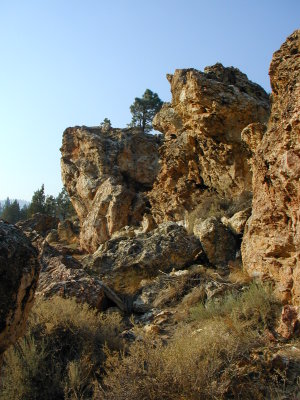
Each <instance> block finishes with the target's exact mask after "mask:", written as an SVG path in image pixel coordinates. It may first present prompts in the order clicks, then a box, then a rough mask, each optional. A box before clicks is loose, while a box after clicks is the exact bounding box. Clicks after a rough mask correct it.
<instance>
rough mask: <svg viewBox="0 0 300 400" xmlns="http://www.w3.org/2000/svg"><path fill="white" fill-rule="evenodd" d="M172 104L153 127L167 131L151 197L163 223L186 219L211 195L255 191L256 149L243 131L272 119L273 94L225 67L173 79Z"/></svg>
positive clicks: (178, 72) (180, 72) (189, 71)
mask: <svg viewBox="0 0 300 400" xmlns="http://www.w3.org/2000/svg"><path fill="white" fill-rule="evenodd" d="M167 78H168V80H169V82H170V84H171V91H172V103H170V104H164V106H163V108H162V109H161V111H160V112H159V113H158V114H157V115H156V116H155V118H154V120H153V126H154V128H155V129H157V130H159V131H161V132H163V133H164V136H165V141H164V144H163V146H162V147H161V148H160V155H161V170H160V173H159V175H158V178H157V179H156V181H155V184H154V187H153V189H152V191H151V192H150V194H149V197H150V202H151V205H152V213H153V215H154V217H155V219H156V221H157V222H158V223H160V222H162V221H166V220H177V221H178V220H183V219H184V217H185V214H186V211H187V212H190V211H191V210H193V209H194V208H195V207H196V206H197V204H199V202H200V199H201V195H202V194H203V192H205V191H209V192H213V193H216V194H218V195H219V196H220V197H225V198H228V199H232V198H236V197H239V196H241V195H243V194H244V193H246V192H251V171H250V167H249V163H248V158H249V157H250V151H249V150H248V149H247V148H246V146H245V145H244V144H243V142H242V140H241V132H242V130H243V128H245V127H246V126H247V125H248V124H250V123H257V122H261V123H263V122H266V121H267V119H268V117H269V99H268V95H267V93H266V92H265V91H264V90H263V89H262V88H261V87H260V86H259V85H257V84H255V83H253V82H251V81H249V80H248V78H247V76H246V75H245V74H243V73H242V72H240V71H239V70H238V69H236V68H233V67H230V68H224V67H223V66H222V65H221V64H216V65H214V66H212V67H207V68H205V70H204V72H200V71H197V70H195V69H183V70H176V71H175V73H174V75H167Z"/></svg>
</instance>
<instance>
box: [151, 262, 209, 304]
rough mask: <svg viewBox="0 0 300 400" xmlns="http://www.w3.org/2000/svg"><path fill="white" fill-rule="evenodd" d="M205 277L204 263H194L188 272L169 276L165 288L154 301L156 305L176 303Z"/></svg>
mask: <svg viewBox="0 0 300 400" xmlns="http://www.w3.org/2000/svg"><path fill="white" fill-rule="evenodd" d="M205 279H206V269H205V268H204V267H203V266H202V265H194V266H193V267H191V268H190V270H189V271H188V273H186V274H182V275H178V276H172V277H169V278H168V279H166V282H165V286H164V288H163V289H162V290H160V291H159V292H158V294H157V296H156V299H155V300H154V302H153V305H154V307H163V306H174V305H176V304H177V303H178V302H179V301H180V300H181V299H182V298H183V297H184V296H186V295H187V294H188V293H189V292H190V290H191V289H192V288H194V287H196V286H198V285H199V284H200V283H201V282H204V281H205ZM199 300H200V299H199ZM199 300H198V301H199Z"/></svg>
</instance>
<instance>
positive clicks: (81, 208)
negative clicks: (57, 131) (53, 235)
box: [61, 126, 160, 252]
mask: <svg viewBox="0 0 300 400" xmlns="http://www.w3.org/2000/svg"><path fill="white" fill-rule="evenodd" d="M159 143H160V139H159V137H158V136H154V135H147V134H144V133H142V132H141V131H140V130H139V129H137V128H135V129H134V128H132V129H124V130H121V129H113V128H110V129H103V128H101V127H94V128H87V127H84V126H83V127H74V128H68V129H66V130H65V132H64V135H63V143H62V147H61V153H62V158H61V173H62V180H63V183H64V185H65V187H66V189H67V191H68V193H69V195H70V199H71V201H72V204H73V206H74V208H75V210H76V213H77V215H78V217H79V220H80V225H81V232H80V244H81V246H82V248H84V249H85V250H87V251H88V252H94V251H95V250H96V249H97V248H98V247H99V245H100V244H101V243H104V242H105V241H107V240H108V239H110V238H111V236H112V234H113V233H114V232H116V231H119V230H120V229H121V228H123V227H125V226H126V225H139V223H140V221H141V220H142V218H143V214H144V213H145V212H147V210H149V201H148V199H147V195H146V192H147V191H149V190H150V189H151V188H152V185H153V182H154V179H155V178H156V176H157V173H158V170H159V164H158V159H159V155H158V147H159Z"/></svg>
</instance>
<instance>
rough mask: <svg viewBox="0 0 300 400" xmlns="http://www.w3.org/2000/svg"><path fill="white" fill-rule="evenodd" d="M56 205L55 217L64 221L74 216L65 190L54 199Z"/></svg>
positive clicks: (74, 213)
mask: <svg viewBox="0 0 300 400" xmlns="http://www.w3.org/2000/svg"><path fill="white" fill-rule="evenodd" d="M56 204H57V216H58V217H59V218H60V219H63V220H64V219H67V218H71V217H73V216H75V215H76V212H75V210H74V208H73V205H72V203H71V200H70V197H69V194H68V192H67V191H66V189H65V188H62V190H61V192H60V193H59V194H58V196H57V198H56Z"/></svg>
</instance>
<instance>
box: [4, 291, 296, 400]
mask: <svg viewBox="0 0 300 400" xmlns="http://www.w3.org/2000/svg"><path fill="white" fill-rule="evenodd" d="M179 306H180V304H179ZM185 307H187V303H185ZM279 311H280V305H279V304H278V302H277V301H276V300H275V299H274V297H273V295H272V292H271V290H270V287H268V286H262V285H258V284H254V283H252V284H250V286H249V287H248V288H245V290H244V291H241V292H238V291H234V292H231V293H230V292H229V293H227V294H226V295H225V296H224V297H221V298H216V299H214V300H209V301H207V302H206V304H204V303H203V302H200V303H198V304H197V305H194V306H193V307H191V308H189V313H188V315H187V316H186V319H185V320H183V321H181V322H180V323H179V324H178V325H177V327H176V331H175V333H174V334H173V336H172V337H170V338H169V340H168V341H167V342H165V341H163V340H162V339H161V338H160V337H159V336H149V335H146V334H145V333H144V331H143V330H142V329H141V328H139V327H136V330H137V332H136V334H137V335H136V337H138V338H139V340H136V341H135V342H134V343H133V344H127V346H125V347H124V342H123V340H121V339H120V333H121V331H122V330H123V326H122V323H121V321H120V317H119V316H118V315H116V314H108V315H106V314H102V313H97V312H96V311H94V310H91V309H90V308H88V307H87V306H86V305H81V304H78V303H76V301H75V300H73V299H72V300H66V299H61V298H58V297H56V298H53V299H51V300H43V301H41V300H40V301H39V302H38V303H37V304H36V305H35V306H34V310H33V312H32V314H31V317H30V319H29V323H28V330H27V335H26V336H25V337H24V338H22V339H20V340H19V341H18V343H17V344H16V345H15V346H14V348H11V349H10V350H9V351H8V352H7V353H6V355H5V364H4V369H3V373H2V378H3V379H2V386H1V388H0V389H1V390H0V399H1V400H4V399H5V400H35V399H43V400H50V399H58V400H59V399H65V400H71V399H72V400H73V399H82V400H92V399H93V400H129V399H130V400H149V399H150V400H151V399H152V400H156V399H164V400H171V399H172V400H183V399H184V400H196V399H197V400H198V399H200V400H201V399H228V398H231V399H285V398H291V396H292V395H293V394H295V393H296V391H297V390H298V391H299V390H300V388H299V387H297V386H296V385H295V384H294V386H289V379H290V378H289V376H288V371H287V370H284V369H283V370H282V369H280V368H276V365H275V366H274V365H273V364H272V357H270V354H271V355H272V351H271V350H272V346H273V347H274V346H275V345H274V344H272V343H271V342H270V341H269V340H268V338H267V334H266V332H269V331H272V329H273V324H274V321H276V320H277V318H278V313H279ZM295 345H298V344H297V343H296V344H295ZM269 350H270V351H271V352H269ZM268 352H269V353H268Z"/></svg>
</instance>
